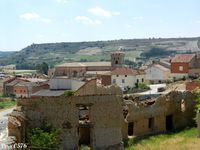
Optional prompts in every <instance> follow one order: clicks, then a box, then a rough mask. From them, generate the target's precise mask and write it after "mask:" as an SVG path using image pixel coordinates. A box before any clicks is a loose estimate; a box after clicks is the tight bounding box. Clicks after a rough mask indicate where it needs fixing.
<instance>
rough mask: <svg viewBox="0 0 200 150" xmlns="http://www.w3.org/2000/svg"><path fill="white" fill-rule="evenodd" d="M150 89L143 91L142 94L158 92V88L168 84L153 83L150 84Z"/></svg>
mask: <svg viewBox="0 0 200 150" xmlns="http://www.w3.org/2000/svg"><path fill="white" fill-rule="evenodd" d="M149 87H150V90H149V91H146V92H141V93H139V94H141V95H148V94H158V93H159V92H158V88H161V87H166V84H151V85H149Z"/></svg>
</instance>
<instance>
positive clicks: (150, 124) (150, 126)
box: [148, 118, 154, 129]
mask: <svg viewBox="0 0 200 150" xmlns="http://www.w3.org/2000/svg"><path fill="white" fill-rule="evenodd" d="M148 127H149V129H153V128H154V118H149V124H148Z"/></svg>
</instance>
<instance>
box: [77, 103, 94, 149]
mask: <svg viewBox="0 0 200 150" xmlns="http://www.w3.org/2000/svg"><path fill="white" fill-rule="evenodd" d="M76 106H77V108H78V119H79V120H78V121H79V126H78V128H77V131H78V135H79V146H81V145H86V146H88V147H89V148H91V141H92V136H91V130H92V127H93V126H92V124H91V121H90V107H91V104H77V105H76Z"/></svg>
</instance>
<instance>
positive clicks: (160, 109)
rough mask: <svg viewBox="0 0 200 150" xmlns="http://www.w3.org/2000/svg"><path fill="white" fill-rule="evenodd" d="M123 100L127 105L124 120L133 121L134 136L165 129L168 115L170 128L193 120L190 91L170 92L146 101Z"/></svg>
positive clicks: (180, 126) (192, 102)
mask: <svg viewBox="0 0 200 150" xmlns="http://www.w3.org/2000/svg"><path fill="white" fill-rule="evenodd" d="M125 102H126V104H127V106H128V115H127V116H126V120H127V121H128V122H129V123H133V135H135V136H141V135H146V134H152V133H158V132H165V131H167V130H168V129H167V128H168V127H167V126H170V125H169V122H170V121H169V120H170V119H169V118H170V116H172V117H171V125H172V129H178V128H183V127H186V126H189V125H192V123H193V122H194V121H193V118H194V116H195V113H194V111H193V110H194V97H193V95H192V94H191V93H190V92H183V93H182V92H171V93H169V94H167V95H163V96H160V97H158V98H156V99H154V100H152V99H151V100H147V101H146V102H136V101H134V100H126V101H125ZM167 116H168V119H167ZM150 118H153V119H150ZM152 120H153V121H152ZM150 122H151V123H150ZM151 126H152V127H151ZM124 138H125V137H124Z"/></svg>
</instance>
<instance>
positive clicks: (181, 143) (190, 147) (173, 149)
mask: <svg viewBox="0 0 200 150" xmlns="http://www.w3.org/2000/svg"><path fill="white" fill-rule="evenodd" d="M128 145H129V146H128V147H126V148H125V150H200V139H199V138H197V129H196V128H191V129H185V130H183V131H180V132H176V133H170V134H161V135H155V136H150V137H147V138H144V139H142V140H139V141H134V140H130V141H129V144H128Z"/></svg>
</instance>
